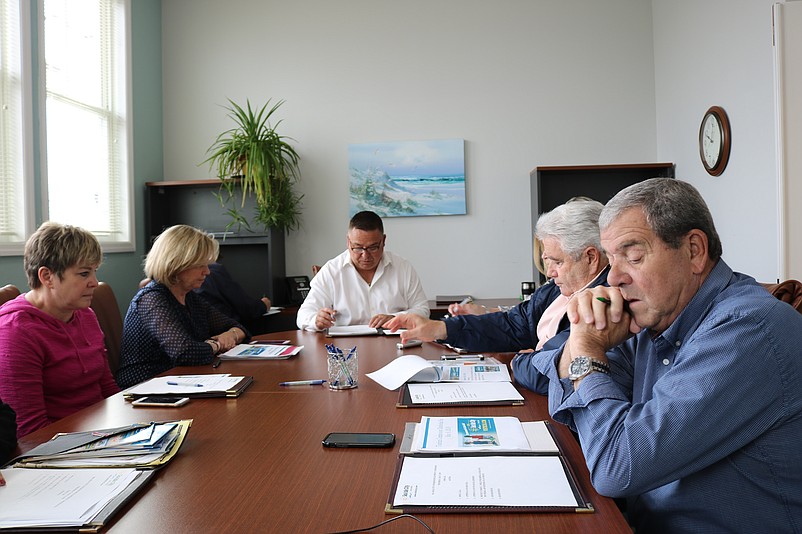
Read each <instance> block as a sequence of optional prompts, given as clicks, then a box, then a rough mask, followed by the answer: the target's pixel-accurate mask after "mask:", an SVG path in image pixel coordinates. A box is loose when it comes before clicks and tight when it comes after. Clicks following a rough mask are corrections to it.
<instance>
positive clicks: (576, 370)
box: [568, 356, 590, 378]
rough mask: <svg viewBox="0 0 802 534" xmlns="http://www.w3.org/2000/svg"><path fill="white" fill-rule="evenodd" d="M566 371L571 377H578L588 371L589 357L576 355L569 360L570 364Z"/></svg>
mask: <svg viewBox="0 0 802 534" xmlns="http://www.w3.org/2000/svg"><path fill="white" fill-rule="evenodd" d="M568 372H569V373H570V377H571V378H574V377H576V378H579V377H581V376H584V375H586V374H588V373H589V372H590V358H588V357H587V356H578V357H576V358H574V359H573V360H571V365H570V366H569V367H568Z"/></svg>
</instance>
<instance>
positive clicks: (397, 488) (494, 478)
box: [385, 421, 594, 514]
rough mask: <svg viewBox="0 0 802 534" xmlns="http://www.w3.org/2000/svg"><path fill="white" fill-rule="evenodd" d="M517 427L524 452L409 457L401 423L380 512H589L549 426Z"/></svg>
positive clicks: (410, 429) (408, 437) (409, 429)
mask: <svg viewBox="0 0 802 534" xmlns="http://www.w3.org/2000/svg"><path fill="white" fill-rule="evenodd" d="M522 424H523V425H524V428H525V431H526V434H527V439H528V440H529V442H530V445H531V446H532V450H530V451H523V450H516V451H508V452H492V453H488V452H479V451H477V452H435V453H429V452H425V453H424V452H415V453H412V452H411V451H410V444H411V443H412V436H413V435H414V433H415V430H416V427H417V425H418V423H407V425H406V429H405V432H404V438H403V439H402V442H401V451H400V454H399V456H398V464H397V466H396V470H395V474H394V476H393V482H392V485H391V488H390V494H389V496H388V499H387V505H386V507H385V513H387V514H401V513H406V514H415V513H475V512H505V513H509V512H528V513H531V512H570V513H579V512H584V513H590V512H593V511H594V508H593V504H592V503H591V502H590V500H589V499H588V498H587V496H586V495H585V494H584V493H583V491H582V489H581V488H580V487H579V485H578V484H577V482H576V476H575V474H574V472H573V469H572V468H571V466H570V464H569V463H568V462H567V461H565V459H564V457H563V455H562V451H561V449H560V448H559V444H558V442H557V440H556V439H554V434H553V431H552V427H551V425H550V424H548V423H547V422H545V421H537V422H531V423H522ZM544 431H545V432H547V433H548V435H549V436H550V437H551V440H549V439H544V435H543V432H544ZM433 480H438V483H437V484H435V485H434V486H433V485H432V481H433ZM449 484H450V485H451V486H452V487H450V488H449ZM475 488H478V489H475ZM473 491H475V494H472V492H473Z"/></svg>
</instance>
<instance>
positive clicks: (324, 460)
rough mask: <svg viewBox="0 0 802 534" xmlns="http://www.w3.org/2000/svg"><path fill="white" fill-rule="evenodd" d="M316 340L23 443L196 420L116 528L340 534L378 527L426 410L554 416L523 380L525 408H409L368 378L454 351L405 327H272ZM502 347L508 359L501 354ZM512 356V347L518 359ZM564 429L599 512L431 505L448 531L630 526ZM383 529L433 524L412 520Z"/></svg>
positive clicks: (565, 445) (433, 521)
mask: <svg viewBox="0 0 802 534" xmlns="http://www.w3.org/2000/svg"><path fill="white" fill-rule="evenodd" d="M261 337H263V338H271V339H289V340H290V341H291V342H292V343H293V344H297V345H304V349H303V350H302V351H301V353H300V354H299V355H297V356H294V357H293V358H291V359H289V360H281V361H267V362H264V361H263V362H256V361H238V362H232V361H224V362H223V363H222V365H220V367H219V368H217V369H213V368H212V367H211V366H205V367H182V368H175V369H173V370H171V371H170V372H169V373H167V374H199V373H231V374H232V375H252V376H253V377H254V382H253V384H252V385H251V386H250V387H249V388H248V389H247V390H246V391H245V392H244V393H243V394H242V396H240V397H239V398H236V399H222V398H215V399H193V400H191V401H190V402H189V403H188V404H186V405H184V406H182V407H179V408H149V407H143V408H133V407H132V406H131V404H130V403H128V402H125V401H124V400H123V398H122V395H121V394H118V395H115V396H113V397H110V398H108V399H106V400H105V401H103V402H100V403H98V404H96V405H94V406H91V407H89V408H87V409H85V410H82V411H81V412H78V413H76V414H74V415H71V416H69V417H66V418H64V419H62V420H60V421H57V422H56V423H54V424H52V425H50V426H48V427H46V428H43V429H40V430H38V431H36V432H34V433H32V434H29V435H28V436H25V437H24V438H23V439H21V440H20V450H21V451H27V450H29V449H31V448H33V447H34V446H36V445H38V444H39V443H41V442H43V441H46V440H47V439H50V438H51V437H52V436H53V434H55V433H56V432H73V431H79V430H91V429H100V428H105V427H114V426H118V425H122V424H127V423H134V422H139V421H150V420H173V419H193V424H192V428H191V430H190V431H189V434H188V438H187V441H186V442H185V443H184V446H183V447H182V449H181V451H180V452H179V454H178V455H177V456H176V458H175V459H174V460H173V461H172V462H171V463H170V464H168V465H167V466H166V467H165V468H164V469H162V470H161V471H160V472H159V473H158V474H157V475H156V476H155V477H154V479H153V481H152V482H151V483H150V484H149V485H148V486H147V487H146V488H145V489H144V491H142V492H141V493H140V494H139V495H137V496H136V497H135V498H134V499H132V501H131V502H130V503H128V504H127V505H126V506H125V508H124V509H123V510H122V512H121V513H120V514H119V515H117V516H116V517H115V518H114V519H113V520H112V522H111V523H110V525H109V528H108V530H109V531H111V532H115V533H117V532H122V533H124V532H132V533H134V532H136V533H141V532H150V533H161V532H164V533H167V532H170V533H173V532H242V531H245V532H282V533H283V532H337V531H344V530H351V529H358V528H366V527H370V526H373V525H376V524H378V523H380V522H382V521H384V520H386V519H389V518H392V517H394V516H392V515H386V514H385V511H384V510H385V504H386V503H387V500H388V497H389V494H390V488H391V483H392V477H393V474H394V471H395V467H396V464H397V460H398V448H399V443H400V441H401V440H400V437H401V436H402V435H403V431H404V425H405V423H406V422H409V421H420V418H421V416H423V415H437V416H451V415H478V416H502V415H512V416H516V417H518V418H519V419H520V420H521V421H533V420H541V419H549V417H548V410H547V405H546V398H545V397H542V396H540V395H537V394H535V393H532V392H530V391H528V390H522V394H523V395H524V397H525V399H526V402H525V404H524V405H523V406H493V407H475V408H464V407H463V408H428V409H427V408H405V409H404V408H396V407H395V402H396V400H397V398H398V392H397V391H388V390H386V389H384V388H383V387H381V386H379V385H378V384H376V383H375V382H373V381H372V380H371V379H369V378H367V377H366V376H365V373H368V372H372V371H375V370H376V369H378V368H380V367H382V366H384V365H385V364H387V363H388V362H390V361H391V360H392V359H393V358H395V357H396V356H397V355H399V354H419V355H421V356H424V357H426V358H432V359H433V358H439V356H440V354H441V353H443V352H444V351H443V349H442V347H440V346H439V345H436V344H434V343H425V344H424V345H423V346H422V347H416V348H413V349H407V350H405V351H403V352H402V351H398V350H397V349H396V346H395V344H396V342H397V341H398V338H397V337H392V336H387V337H384V336H369V337H358V338H356V337H354V338H326V337H324V336H323V335H322V334H319V333H312V332H303V331H289V332H278V333H275V334H268V335H265V336H261ZM331 342H333V343H334V344H335V345H337V346H338V347H341V348H350V347H352V346H354V345H356V346H357V351H358V354H359V387H358V388H356V389H352V390H342V391H333V390H330V389H329V388H328V387H327V386H325V385H323V386H294V387H283V386H279V385H278V384H279V382H281V381H288V380H304V379H316V378H326V358H325V347H324V345H325V344H326V343H331ZM497 356H503V355H497ZM510 356H511V355H506V359H507V360H509V357H510ZM554 427H555V430H556V435H557V439H558V441H559V442H560V445H561V447H562V449H563V452H564V454H565V456H566V458H567V459H568V461H569V463H570V464H571V465H572V467H573V469H574V472H575V475H576V476H577V478H578V483H579V484H580V486H581V487H582V489H583V491H584V492H585V494H586V495H587V496H588V497H589V499H590V501H591V502H592V504H593V506H594V508H595V512H594V513H583V514H574V513H486V514H476V513H466V514H461V513H455V514H418V517H419V518H420V519H421V520H423V521H424V522H426V523H427V524H428V525H429V526H430V527H431V528H432V529H434V531H435V532H438V533H445V532H481V531H495V532H550V533H555V532H556V533H559V532H566V533H567V532H570V533H572V534H576V533H583V532H587V533H593V534H598V533H604V532H615V533H625V532H626V533H631V529H630V528H629V527H628V526H627V523H626V521H625V520H624V518H623V516H622V515H621V513H620V512H619V511H618V508H617V507H616V505H615V503H614V502H613V501H612V500H611V499H608V498H605V497H601V496H599V495H598V494H597V493H596V492H595V491H594V490H593V488H592V486H591V485H590V482H589V475H588V471H587V467H586V466H585V462H584V459H583V457H582V452H581V450H580V448H579V445H578V444H577V442H576V440H575V439H574V438H573V436H572V435H571V433H570V432H569V431H568V429H566V428H565V427H563V426H562V425H559V424H555V425H554ZM335 431H337V432H393V433H395V434H396V436H397V439H396V445H395V447H393V448H388V449H329V448H325V447H323V446H322V445H321V440H322V439H323V437H324V436H325V435H326V434H328V433H329V432H335ZM379 532H382V533H400V532H405V533H406V532H412V533H417V532H420V533H423V532H425V529H424V528H423V527H422V526H421V525H419V524H418V523H417V522H415V521H414V520H412V519H410V518H402V519H400V520H396V521H394V522H392V523H390V524H388V525H386V526H384V527H382V528H381V529H380V530H379Z"/></svg>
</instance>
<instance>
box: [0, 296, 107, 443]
mask: <svg viewBox="0 0 802 534" xmlns="http://www.w3.org/2000/svg"><path fill="white" fill-rule="evenodd" d="M118 391H120V388H118V387H117V383H116V382H115V381H114V378H113V377H112V376H111V371H110V370H109V364H108V360H107V358H106V346H105V345H104V344H103V331H102V330H101V329H100V325H99V324H98V322H97V317H95V312H94V311H93V310H92V309H91V308H87V309H82V310H76V311H75V313H74V315H73V317H72V319H71V320H70V321H68V322H66V323H65V322H63V321H60V320H59V319H56V318H55V317H53V316H51V315H49V314H47V313H45V312H43V311H42V310H40V309H39V308H37V307H36V306H34V305H33V304H31V303H29V302H28V301H27V300H25V294H22V295H20V296H18V297H17V298H15V299H14V300H11V301H8V302H7V303H5V304H4V305H3V306H2V307H0V398H2V399H3V401H4V402H5V403H6V404H8V405H10V406H11V407H12V408H13V409H14V411H15V412H16V413H17V437H22V436H25V435H26V434H29V433H31V432H33V431H34V430H37V429H39V428H41V427H43V426H45V425H47V424H49V423H51V422H53V421H56V420H58V419H61V418H62V417H66V416H67V415H70V414H72V413H74V412H77V411H78V410H81V409H83V408H86V407H87V406H90V405H92V404H94V403H96V402H98V401H101V400H103V399H104V398H106V397H108V396H110V395H113V394H114V393H117V392H118Z"/></svg>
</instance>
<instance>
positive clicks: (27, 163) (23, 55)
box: [0, 0, 36, 256]
mask: <svg viewBox="0 0 802 534" xmlns="http://www.w3.org/2000/svg"><path fill="white" fill-rule="evenodd" d="M15 2H16V3H17V6H18V9H19V34H18V35H17V37H18V39H19V52H20V71H19V73H20V83H19V85H20V91H21V94H20V106H21V109H20V115H21V124H22V132H20V139H21V140H22V153H21V161H20V162H19V166H20V169H21V171H22V183H21V184H19V186H20V188H21V195H22V201H21V205H20V206H19V208H21V221H20V223H21V224H20V225H19V227H20V228H21V230H22V233H23V236H21V237H22V239H21V240H19V241H9V242H0V256H19V255H21V254H22V253H23V251H24V248H25V241H26V240H27V236H29V235H31V233H33V231H34V229H35V220H36V216H35V213H36V206H35V202H34V199H35V186H34V184H35V180H34V172H35V171H34V155H33V153H34V121H33V101H34V98H33V62H32V59H33V55H32V51H31V45H32V39H33V37H32V24H31V0H10V3H15Z"/></svg>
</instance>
